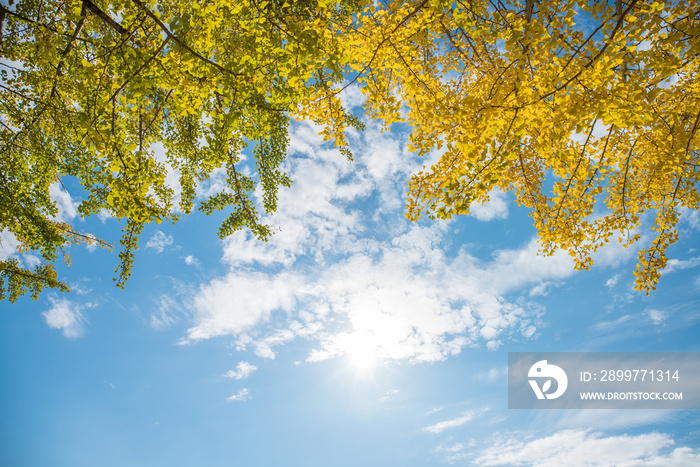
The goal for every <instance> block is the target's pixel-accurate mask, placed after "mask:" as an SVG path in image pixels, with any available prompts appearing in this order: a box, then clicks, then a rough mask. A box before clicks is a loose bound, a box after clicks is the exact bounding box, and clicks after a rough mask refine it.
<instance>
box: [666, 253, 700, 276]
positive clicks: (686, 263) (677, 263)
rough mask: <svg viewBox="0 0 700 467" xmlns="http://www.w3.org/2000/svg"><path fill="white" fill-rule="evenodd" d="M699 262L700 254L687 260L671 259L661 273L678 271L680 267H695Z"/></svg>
mask: <svg viewBox="0 0 700 467" xmlns="http://www.w3.org/2000/svg"><path fill="white" fill-rule="evenodd" d="M698 264H700V256H696V257H695V258H690V259H687V260H680V259H669V260H668V263H667V264H666V267H665V268H664V269H663V270H662V271H661V273H662V274H668V273H671V272H674V271H678V270H680V269H690V268H694V267H695V266H697V265H698Z"/></svg>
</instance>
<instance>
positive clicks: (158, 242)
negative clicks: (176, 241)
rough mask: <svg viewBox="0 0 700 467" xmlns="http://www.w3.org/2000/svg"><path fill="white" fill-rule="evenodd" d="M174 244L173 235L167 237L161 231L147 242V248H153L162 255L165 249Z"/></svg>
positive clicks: (156, 232)
mask: <svg viewBox="0 0 700 467" xmlns="http://www.w3.org/2000/svg"><path fill="white" fill-rule="evenodd" d="M172 244H173V237H172V235H165V234H164V233H163V232H161V231H160V230H156V231H155V233H154V234H153V236H152V237H151V238H149V239H148V242H146V248H153V249H154V250H156V253H162V252H163V250H165V247H167V246H170V245H172Z"/></svg>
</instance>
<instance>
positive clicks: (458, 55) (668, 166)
mask: <svg viewBox="0 0 700 467" xmlns="http://www.w3.org/2000/svg"><path fill="white" fill-rule="evenodd" d="M348 36H349V37H350V45H349V47H350V53H349V54H350V56H351V57H352V60H353V61H352V64H351V65H350V66H351V67H352V70H353V71H354V72H355V73H356V78H355V79H356V80H357V81H358V82H359V83H360V84H361V86H362V89H363V91H364V92H365V94H366V97H367V100H366V109H367V111H368V113H369V114H370V115H372V116H373V117H375V118H378V119H382V120H384V121H385V122H386V124H387V125H388V124H391V123H393V122H399V121H406V122H408V123H409V124H410V125H411V128H412V133H411V137H410V144H411V146H412V148H413V149H415V150H417V151H419V152H420V154H426V153H428V152H430V151H434V150H438V151H441V153H440V154H441V156H440V159H439V161H438V162H437V163H435V164H434V165H433V166H432V167H424V169H423V170H422V171H421V172H420V173H418V174H416V175H415V176H413V177H412V178H411V180H410V182H409V192H408V201H407V216H408V217H409V218H410V219H417V218H418V217H419V216H420V215H421V214H423V213H427V215H429V216H431V217H436V218H440V219H448V218H450V217H451V216H454V215H458V214H466V213H468V212H469V208H470V205H471V204H472V203H475V202H484V201H487V200H488V199H489V193H491V192H492V191H493V190H501V191H510V192H512V193H514V195H515V198H516V200H517V202H518V203H519V204H521V205H524V206H526V207H528V208H530V211H531V216H532V217H533V219H534V225H535V227H536V229H537V231H538V233H539V238H540V243H541V247H542V248H541V250H542V252H543V253H545V254H551V253H553V252H554V251H555V250H556V249H565V250H568V251H569V253H570V254H571V256H572V257H573V258H574V259H575V264H576V267H577V268H580V269H581V268H583V269H587V268H589V267H590V266H591V264H592V262H593V260H592V255H593V254H594V252H595V251H596V250H597V249H598V248H600V247H601V246H603V245H605V244H606V243H608V242H609V241H611V240H612V241H615V239H617V241H619V242H621V243H622V244H623V245H624V246H625V247H628V246H630V245H632V244H633V243H634V242H636V241H638V240H639V239H640V229H639V227H640V225H641V224H642V222H643V221H644V219H645V216H647V215H652V216H654V215H655V220H654V221H653V222H652V225H651V230H652V233H653V235H652V236H651V237H652V240H651V242H650V244H649V245H648V246H647V247H645V248H642V249H641V251H639V256H638V260H639V261H638V265H637V269H636V271H635V275H636V287H637V288H638V289H640V290H645V291H647V293H648V292H649V291H650V290H652V289H654V288H655V286H656V283H657V281H658V279H659V277H660V272H661V270H662V269H663V268H664V266H665V265H666V263H667V261H668V260H667V257H666V254H665V252H666V249H667V247H668V246H669V245H671V244H672V243H674V242H675V241H676V239H677V238H678V232H677V228H676V227H677V223H678V221H679V216H680V214H681V213H682V212H683V210H687V209H691V210H697V209H698V207H700V194H699V192H698V177H699V176H700V172H699V170H698V164H699V163H700V157H699V153H698V149H699V146H700V136H699V135H698V129H699V126H700V9H699V8H698V4H697V3H696V2H692V1H672V2H666V3H664V2H660V1H639V0H625V1H622V0H616V1H584V0H569V1H547V0H541V1H535V0H526V1H514V0H503V1H501V0H499V1H490V0H459V1H456V2H452V1H442V0H433V1H429V0H408V1H407V0H393V1H389V2H386V3H381V2H380V3H377V4H374V5H369V6H366V7H365V8H364V9H363V11H362V12H361V13H360V14H359V15H357V17H356V18H355V21H354V22H353V25H352V30H351V31H349V32H348Z"/></svg>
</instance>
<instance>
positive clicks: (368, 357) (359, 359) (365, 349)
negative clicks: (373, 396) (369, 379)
mask: <svg viewBox="0 0 700 467" xmlns="http://www.w3.org/2000/svg"><path fill="white" fill-rule="evenodd" d="M375 353H376V345H375V343H374V342H372V340H371V339H370V338H369V336H366V335H362V334H354V335H352V338H351V339H348V342H347V346H346V355H347V357H348V361H349V363H350V365H351V366H352V367H353V369H354V370H355V371H356V372H357V373H359V374H368V373H370V372H371V371H372V370H373V369H374V367H375V366H376V365H377V357H376V354H375Z"/></svg>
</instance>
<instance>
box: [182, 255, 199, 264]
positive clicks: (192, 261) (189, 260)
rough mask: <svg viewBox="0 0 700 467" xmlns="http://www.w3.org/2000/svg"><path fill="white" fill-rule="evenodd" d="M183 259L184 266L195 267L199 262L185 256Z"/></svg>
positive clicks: (189, 256) (190, 256) (192, 257)
mask: <svg viewBox="0 0 700 467" xmlns="http://www.w3.org/2000/svg"><path fill="white" fill-rule="evenodd" d="M184 259H185V264H188V265H190V266H197V265H198V264H199V260H198V259H197V258H195V257H194V256H192V255H187V256H185V258H184Z"/></svg>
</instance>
